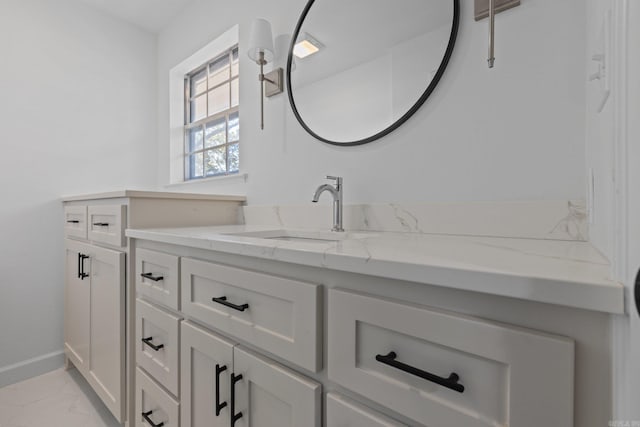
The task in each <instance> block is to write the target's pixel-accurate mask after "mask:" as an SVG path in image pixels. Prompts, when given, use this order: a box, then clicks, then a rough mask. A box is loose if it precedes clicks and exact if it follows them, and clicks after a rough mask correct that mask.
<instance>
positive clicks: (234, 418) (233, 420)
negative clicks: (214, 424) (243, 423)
mask: <svg viewBox="0 0 640 427" xmlns="http://www.w3.org/2000/svg"><path fill="white" fill-rule="evenodd" d="M241 379H242V374H240V375H236V374H231V427H234V426H235V425H236V421H238V420H239V419H240V418H242V412H238V413H237V414H236V383H237V382H238V381H240V380H241Z"/></svg>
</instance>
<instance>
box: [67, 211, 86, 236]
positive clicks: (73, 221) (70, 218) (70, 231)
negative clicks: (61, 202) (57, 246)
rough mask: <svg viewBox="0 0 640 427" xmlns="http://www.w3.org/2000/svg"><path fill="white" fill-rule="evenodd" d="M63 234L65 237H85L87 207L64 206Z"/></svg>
mask: <svg viewBox="0 0 640 427" xmlns="http://www.w3.org/2000/svg"><path fill="white" fill-rule="evenodd" d="M64 235H65V237H77V238H79V239H86V238H87V207H86V206H65V207H64Z"/></svg>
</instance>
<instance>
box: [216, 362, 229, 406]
mask: <svg viewBox="0 0 640 427" xmlns="http://www.w3.org/2000/svg"><path fill="white" fill-rule="evenodd" d="M226 370H227V366H226V365H225V366H220V365H218V364H216V417H219V416H220V411H222V409H223V408H224V407H226V406H227V402H222V403H220V374H221V373H223V372H224V371H226Z"/></svg>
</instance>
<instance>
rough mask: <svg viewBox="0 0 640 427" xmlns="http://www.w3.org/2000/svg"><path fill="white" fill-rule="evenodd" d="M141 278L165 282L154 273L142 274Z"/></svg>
mask: <svg viewBox="0 0 640 427" xmlns="http://www.w3.org/2000/svg"><path fill="white" fill-rule="evenodd" d="M140 276H142V277H144V278H145V279H149V280H153V281H154V282H159V281H160V280H164V277H162V276H154V275H153V273H140Z"/></svg>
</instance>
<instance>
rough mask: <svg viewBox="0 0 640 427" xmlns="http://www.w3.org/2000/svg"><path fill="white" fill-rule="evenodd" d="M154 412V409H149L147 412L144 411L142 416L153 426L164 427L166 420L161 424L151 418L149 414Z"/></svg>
mask: <svg viewBox="0 0 640 427" xmlns="http://www.w3.org/2000/svg"><path fill="white" fill-rule="evenodd" d="M151 414H153V411H147V412H143V413H142V418H144V420H145V421H146V422H147V423H148V424H149V425H150V426H151V427H162V426H163V425H164V422H161V423H159V424H156V423H154V422H153V421H151V418H149V416H150V415H151Z"/></svg>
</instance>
